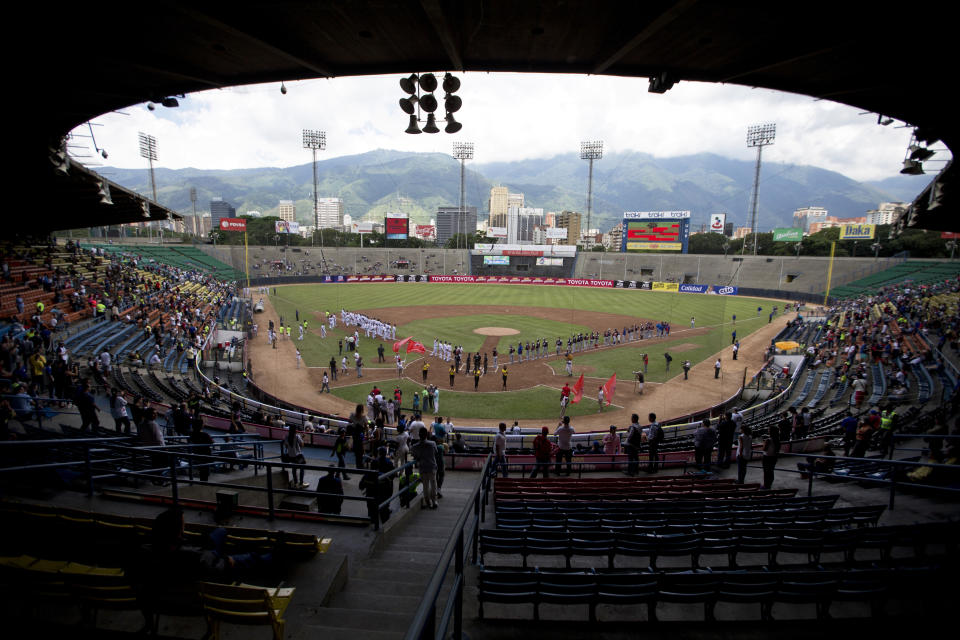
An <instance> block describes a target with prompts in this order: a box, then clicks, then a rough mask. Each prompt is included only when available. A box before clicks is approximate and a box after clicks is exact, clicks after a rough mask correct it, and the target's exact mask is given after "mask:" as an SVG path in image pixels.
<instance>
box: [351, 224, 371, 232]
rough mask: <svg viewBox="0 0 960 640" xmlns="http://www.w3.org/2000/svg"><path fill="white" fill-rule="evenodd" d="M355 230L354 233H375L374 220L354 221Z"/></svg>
mask: <svg viewBox="0 0 960 640" xmlns="http://www.w3.org/2000/svg"><path fill="white" fill-rule="evenodd" d="M353 232H354V233H373V223H372V222H355V223H353Z"/></svg>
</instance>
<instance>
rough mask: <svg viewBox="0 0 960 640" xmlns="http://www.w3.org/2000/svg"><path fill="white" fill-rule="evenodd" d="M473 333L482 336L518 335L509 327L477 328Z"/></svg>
mask: <svg viewBox="0 0 960 640" xmlns="http://www.w3.org/2000/svg"><path fill="white" fill-rule="evenodd" d="M473 332H474V333H479V334H480V335H482V336H515V335H517V334H518V333H520V332H519V331H517V330H516V329H511V328H510V327H477V328H476V329H474V330H473Z"/></svg>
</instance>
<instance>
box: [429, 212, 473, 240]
mask: <svg viewBox="0 0 960 640" xmlns="http://www.w3.org/2000/svg"><path fill="white" fill-rule="evenodd" d="M476 230H477V208H476V207H464V208H463V212H462V213H461V212H460V207H439V208H438V209H437V244H438V245H439V246H441V247H442V246H444V245H445V244H447V240H449V239H450V238H452V237H453V236H454V235H456V234H458V233H463V234H466V235H471V234H473V233H475V232H476Z"/></svg>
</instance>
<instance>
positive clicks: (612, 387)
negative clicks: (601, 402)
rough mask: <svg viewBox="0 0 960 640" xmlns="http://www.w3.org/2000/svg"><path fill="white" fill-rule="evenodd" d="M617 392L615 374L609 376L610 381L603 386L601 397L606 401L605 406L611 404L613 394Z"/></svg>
mask: <svg viewBox="0 0 960 640" xmlns="http://www.w3.org/2000/svg"><path fill="white" fill-rule="evenodd" d="M616 392H617V374H613V375H612V376H610V379H609V380H607V381H606V382H605V383H604V385H603V397H604V398H605V399H606V401H607V406H609V405H610V403H611V402H613V394H615V393H616Z"/></svg>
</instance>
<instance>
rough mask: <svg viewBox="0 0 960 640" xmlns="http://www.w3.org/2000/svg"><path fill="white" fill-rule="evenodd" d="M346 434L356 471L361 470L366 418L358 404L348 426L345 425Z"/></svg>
mask: <svg viewBox="0 0 960 640" xmlns="http://www.w3.org/2000/svg"><path fill="white" fill-rule="evenodd" d="M347 429H348V433H349V435H350V439H351V440H352V441H353V442H352V448H353V455H354V456H355V458H356V461H355V462H356V467H357V469H363V437H364V435H366V432H367V418H366V416H365V415H364V408H363V405H362V404H358V405H357V408H356V410H355V411H354V412H353V415H352V416H350V424H349V425H347Z"/></svg>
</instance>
